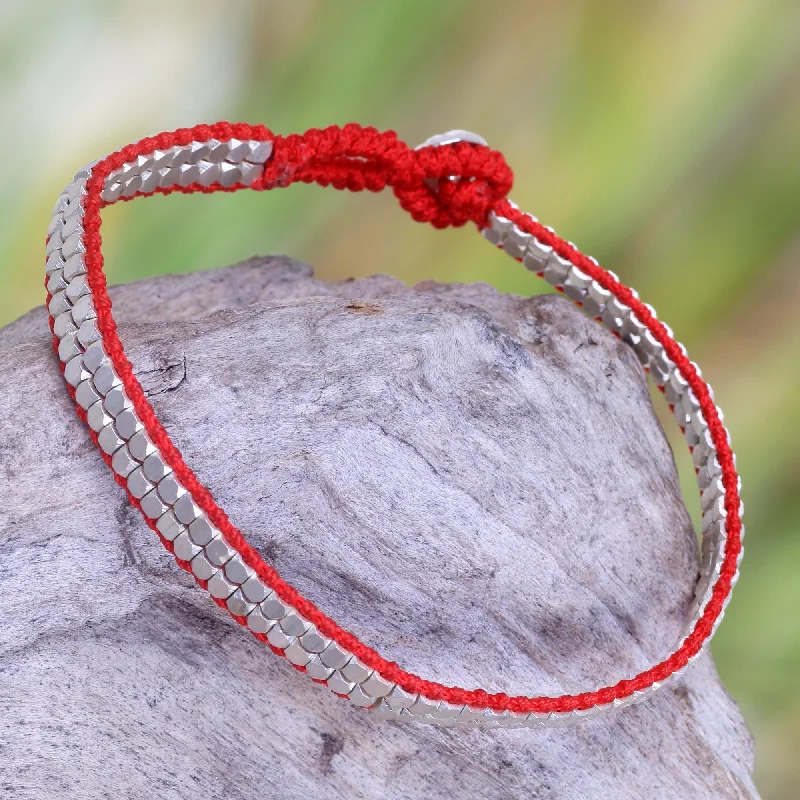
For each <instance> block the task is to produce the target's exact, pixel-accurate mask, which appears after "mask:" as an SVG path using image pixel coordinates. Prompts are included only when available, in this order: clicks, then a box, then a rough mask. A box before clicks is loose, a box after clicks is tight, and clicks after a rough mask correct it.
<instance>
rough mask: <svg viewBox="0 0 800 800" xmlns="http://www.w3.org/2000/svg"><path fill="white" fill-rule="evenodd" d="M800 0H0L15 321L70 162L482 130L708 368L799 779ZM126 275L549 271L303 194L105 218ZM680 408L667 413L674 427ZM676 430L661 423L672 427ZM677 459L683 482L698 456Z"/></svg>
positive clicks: (749, 622) (743, 693) (732, 627)
mask: <svg viewBox="0 0 800 800" xmlns="http://www.w3.org/2000/svg"><path fill="white" fill-rule="evenodd" d="M798 43H800V3H797V2H791V1H789V2H781V1H780V0H727V1H724V0H706V2H702V3H691V2H688V0H675V2H667V1H666V0H665V1H664V2H638V1H637V0H630V1H629V2H623V1H622V0H612V1H611V2H609V1H608V0H561V1H560V2H556V1H555V0H550V1H547V2H523V0H516V2H506V3H491V4H490V3H485V2H455V0H440V1H439V2H423V0H403V1H402V2H401V1H400V0H391V1H384V2H368V1H367V0H361V1H360V2H359V1H358V0H337V2H328V3H324V2H321V0H298V2H261V3H259V2H244V1H243V2H234V3H231V2H222V1H221V0H219V1H217V0H192V1H191V2H189V0H178V1H177V2H152V0H137V1H136V2H134V1H133V0H117V2H114V3H109V2H101V0H79V1H78V2H71V3H69V10H68V11H67V9H66V7H65V5H64V4H63V3H50V2H46V1H45V2H15V0H11V2H8V0H7V1H6V2H2V3H0V115H1V116H2V121H3V124H2V125H0V162H2V170H0V274H1V275H2V281H3V286H4V292H3V293H2V295H0V324H4V323H7V322H9V321H11V320H12V319H14V318H15V317H16V316H18V315H19V314H21V313H23V312H24V311H26V310H27V309H29V308H31V307H33V306H34V305H37V304H40V303H41V302H42V300H43V294H44V290H43V288H42V276H43V273H42V262H43V241H44V234H45V230H46V228H47V223H48V216H49V211H50V207H51V205H52V203H53V201H54V200H55V198H56V196H57V195H58V193H59V191H60V189H61V187H62V186H63V185H64V184H65V182H66V181H67V180H68V179H69V177H70V175H71V174H72V172H73V171H74V170H75V168H76V167H78V166H80V165H81V164H83V163H85V162H87V161H89V160H90V159H92V158H96V157H97V156H98V155H99V154H102V153H105V152H108V151H110V150H112V149H115V148H116V147H117V146H119V145H121V144H123V143H125V142H128V141H131V140H134V139H137V138H140V137H142V136H145V135H148V134H151V133H154V132H157V131H159V130H164V129H169V128H174V127H180V126H184V125H191V124H194V123H196V122H201V121H202V122H211V121H215V120H217V119H230V120H246V121H250V122H263V123H265V124H266V125H267V126H268V127H270V128H272V129H273V130H275V131H278V132H284V133H288V132H292V131H301V130H304V129H305V128H307V127H311V126H324V125H327V124H331V123H340V124H341V123H345V122H348V121H358V122H362V123H365V124H373V125H375V126H377V127H379V128H394V129H396V130H397V131H398V132H399V133H400V135H401V136H402V137H403V138H404V139H405V140H406V141H408V142H410V143H414V142H417V141H422V140H423V139H425V138H427V137H428V136H429V135H430V134H432V133H436V132H440V131H443V130H448V129H450V128H456V127H458V128H466V129H469V130H474V131H477V132H479V133H481V134H482V135H483V136H484V137H486V139H487V140H488V141H489V142H490V144H492V145H493V146H495V147H497V148H499V149H501V150H502V151H503V152H504V153H505V154H506V156H507V158H508V160H509V162H510V163H511V165H512V166H513V167H514V169H515V171H516V177H517V180H516V187H517V188H516V189H515V190H514V192H513V197H514V199H515V200H516V201H517V202H518V203H519V204H520V205H521V206H522V207H523V208H525V209H528V210H530V211H532V212H533V213H535V214H536V215H537V216H538V217H539V218H540V219H541V220H543V221H545V222H546V223H547V224H550V225H552V226H553V227H554V228H555V229H556V230H557V231H559V232H560V233H561V235H562V236H565V237H566V238H568V239H572V240H574V241H577V242H578V244H579V246H581V248H582V249H584V250H585V251H587V252H589V253H591V254H593V255H594V256H595V257H597V258H598V260H599V261H600V262H601V263H602V264H604V265H606V266H608V267H610V268H612V269H614V270H615V271H616V272H617V273H618V274H619V275H620V276H621V277H622V278H623V280H624V281H626V282H628V283H629V284H632V285H633V286H635V287H636V288H637V289H638V290H639V293H640V294H641V296H642V297H643V298H644V299H645V300H646V301H648V302H651V303H652V304H653V305H654V306H655V307H656V308H657V309H658V311H659V316H660V317H661V318H662V319H665V320H666V321H667V322H669V324H670V325H671V326H672V328H673V329H674V331H675V333H676V335H677V336H678V338H679V339H680V340H681V341H683V342H684V343H685V344H686V346H687V347H688V349H689V351H690V353H691V354H692V356H693V357H694V358H695V359H696V360H697V361H699V362H700V363H701V364H702V365H703V370H704V374H705V376H706V377H707V378H708V379H709V380H710V382H711V384H712V385H713V386H714V388H715V393H716V397H717V400H718V401H719V403H720V405H721V406H722V408H724V409H725V413H726V420H727V422H728V424H729V427H730V429H731V431H732V435H733V441H734V445H735V447H736V450H737V453H738V463H739V467H740V469H741V473H742V476H743V481H744V501H745V504H746V506H747V510H746V515H745V522H746V525H747V528H748V531H749V534H748V536H747V538H746V540H745V546H746V550H747V557H746V559H745V561H744V564H743V571H742V579H741V581H740V582H739V585H738V587H737V589H736V593H735V596H734V599H733V602H732V603H731V605H730V607H729V611H728V614H727V617H726V622H725V624H724V625H723V626H722V628H721V629H720V632H719V634H718V637H717V638H716V639H715V642H714V646H713V651H714V655H715V657H716V661H717V664H718V668H719V671H720V673H721V675H722V677H723V679H724V681H725V683H726V685H727V686H728V688H729V689H730V691H731V692H732V693H733V695H734V696H735V698H736V699H737V701H738V702H739V704H740V705H741V707H742V709H743V711H744V714H745V716H746V718H747V720H748V723H749V725H750V726H751V728H752V730H753V731H754V733H755V736H756V742H757V772H756V780H757V783H758V785H759V787H760V790H761V791H762V792H763V795H764V796H765V797H768V798H787V799H788V798H797V797H798V795H799V792H798V789H797V787H798V785H800V759H798V758H797V754H798V753H800V689H799V688H798V686H799V685H800V684H799V683H798V677H800V625H798V615H799V614H798V612H800V580H798V575H800V536H798V532H799V531H798V529H799V528H800V525H799V524H798V517H799V516H800V450H799V449H798V445H800V425H798V421H797V417H798V410H800V409H799V406H800V403H798V397H799V396H800V370H799V369H798V368H797V364H798V357H800V315H798V316H795V311H796V310H797V309H798V306H800V268H799V267H800V46H798ZM104 219H105V225H104V238H105V241H106V250H105V252H106V261H107V265H108V271H109V274H110V279H111V281H112V282H121V281H131V280H134V279H136V278H141V277H143V276H148V275H156V274H160V273H163V272H167V271H172V272H178V271H188V270H195V269H203V268H210V267H215V266H220V265H225V264H229V263H232V262H234V261H237V260H240V259H244V258H246V257H248V256H250V255H253V254H256V253H271V252H284V253H288V254H291V255H293V256H295V257H298V258H301V259H304V260H306V261H308V262H309V263H311V264H313V265H314V266H315V268H316V270H317V273H318V274H319V275H320V276H322V277H325V278H332V279H339V278H343V277H345V276H349V275H364V274H369V273H374V272H388V273H391V274H393V275H397V276H399V277H401V278H403V279H404V280H405V281H407V282H410V283H413V282H415V281H418V280H421V279H425V278H436V279H438V280H441V281H487V282H489V283H491V284H493V285H495V286H497V287H498V288H500V289H502V290H505V291H511V292H518V293H521V294H529V293H533V292H538V291H542V286H541V285H540V284H539V282H538V281H537V279H536V278H534V277H533V276H530V275H528V274H526V273H525V271H524V270H522V269H520V268H519V267H518V266H517V265H515V264H514V263H513V262H511V261H510V260H509V259H507V258H504V257H503V256H502V255H501V254H499V253H495V252H493V251H492V249H491V248H490V247H489V246H488V245H487V246H482V245H481V242H480V241H479V240H478V239H476V238H475V236H474V235H471V234H470V235H467V234H464V233H463V232H457V231H445V232H435V231H433V230H432V229H428V228H426V227H423V226H420V225H414V224H412V223H411V222H410V221H409V220H408V219H407V218H406V217H405V216H404V214H402V213H401V212H400V211H398V209H397V207H396V203H395V201H394V199H393V198H391V197H390V196H377V197H376V196H366V195H363V196H362V195H350V196H347V197H343V196H341V195H338V194H336V193H334V192H331V191H328V192H323V191H321V190H320V189H318V188H315V187H305V186H303V187H293V188H291V189H289V190H285V191H282V192H280V193H278V192H274V193H264V194H255V193H247V192H242V193H238V194H236V195H215V196H213V197H205V196H194V197H183V196H175V197H170V198H158V199H153V200H150V201H148V202H147V203H133V204H120V206H117V207H114V208H112V209H110V210H109V211H107V212H106V213H105V218H104ZM668 427H669V426H668ZM670 430H671V428H670ZM674 444H675V450H676V458H677V460H678V462H679V466H680V468H681V470H682V474H683V475H684V476H685V483H684V485H685V486H686V488H687V491H688V494H687V496H688V497H689V499H690V500H692V499H693V498H694V496H695V493H696V489H692V488H691V478H692V474H691V470H690V468H689V467H690V464H689V461H688V458H687V457H686V456H685V455H684V452H683V448H682V446H681V443H680V441H679V440H678V439H677V438H676V439H675V441H674Z"/></svg>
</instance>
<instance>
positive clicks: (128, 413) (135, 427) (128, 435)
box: [95, 384, 149, 477]
mask: <svg viewBox="0 0 800 800" xmlns="http://www.w3.org/2000/svg"><path fill="white" fill-rule="evenodd" d="M95 385H96V384H95ZM116 426H117V431H118V433H119V435H120V436H121V437H122V438H123V439H125V441H128V440H129V439H132V438H133V437H134V436H135V435H136V433H138V432H139V431H140V430H142V423H141V422H139V418H138V417H137V416H136V414H135V413H134V412H133V410H132V409H130V408H128V409H126V410H125V411H122V412H121V413H119V414H117V417H116ZM148 477H149V476H148Z"/></svg>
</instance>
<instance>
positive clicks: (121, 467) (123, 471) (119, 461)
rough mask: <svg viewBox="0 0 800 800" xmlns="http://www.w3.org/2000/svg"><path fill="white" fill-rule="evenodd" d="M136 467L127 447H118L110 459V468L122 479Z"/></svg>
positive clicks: (136, 464)
mask: <svg viewBox="0 0 800 800" xmlns="http://www.w3.org/2000/svg"><path fill="white" fill-rule="evenodd" d="M92 408H94V406H92ZM138 466H139V462H138V461H137V460H136V459H135V458H134V457H133V456H132V455H131V454H130V451H129V450H128V448H127V447H120V449H119V450H117V452H116V453H114V457H113V458H112V459H111V468H112V469H113V470H114V472H116V473H117V475H121V476H122V477H123V478H127V477H128V475H130V474H131V472H133V471H134V470H135V469H136V468H137V467H138Z"/></svg>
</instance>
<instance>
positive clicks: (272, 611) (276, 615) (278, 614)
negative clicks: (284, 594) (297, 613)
mask: <svg viewBox="0 0 800 800" xmlns="http://www.w3.org/2000/svg"><path fill="white" fill-rule="evenodd" d="M291 608H292V607H291V606H287V605H286V604H285V603H282V602H281V601H280V599H279V598H278V595H277V594H274V593H273V594H271V595H270V596H269V597H268V598H267V599H266V600H264V601H262V603H261V610H262V612H263V613H264V616H265V617H266V618H267V619H274V620H280V619H283V618H284V617H285V616H286V615H287V614H288V613H289V611H290V610H291Z"/></svg>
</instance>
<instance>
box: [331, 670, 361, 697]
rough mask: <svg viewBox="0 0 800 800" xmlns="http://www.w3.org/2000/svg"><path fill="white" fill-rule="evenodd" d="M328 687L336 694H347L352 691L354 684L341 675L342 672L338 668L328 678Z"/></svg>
mask: <svg viewBox="0 0 800 800" xmlns="http://www.w3.org/2000/svg"><path fill="white" fill-rule="evenodd" d="M327 683H328V688H329V689H330V690H331V691H332V692H335V693H336V694H347V695H349V694H350V692H352V691H353V689H354V688H355V684H354V683H351V682H350V681H347V680H345V679H344V677H342V673H341V672H339V671H338V670H337V671H336V672H334V673H333V675H331V676H330V678H328V681H327Z"/></svg>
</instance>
